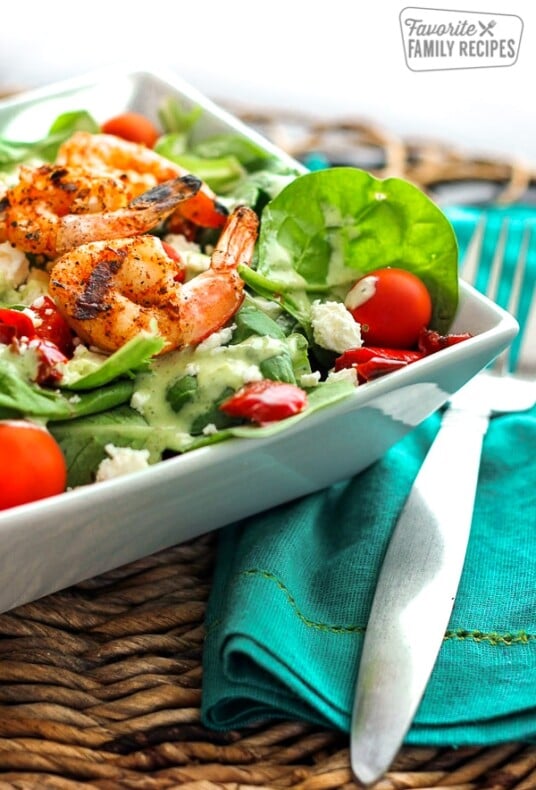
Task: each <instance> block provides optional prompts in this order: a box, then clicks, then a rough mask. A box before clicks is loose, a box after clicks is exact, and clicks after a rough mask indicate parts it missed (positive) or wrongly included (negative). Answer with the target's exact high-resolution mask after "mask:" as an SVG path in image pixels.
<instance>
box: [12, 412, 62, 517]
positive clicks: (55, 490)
mask: <svg viewBox="0 0 536 790" xmlns="http://www.w3.org/2000/svg"><path fill="white" fill-rule="evenodd" d="M0 480H1V483H0V510H5V509H6V508H9V507H15V506H16V505H24V504H25V503H26V502H33V501H34V500H37V499H44V498H45V497H49V496H53V495H54V494H61V493H62V491H65V486H66V483H67V466H66V463H65V458H64V456H63V453H62V451H61V449H60V447H59V445H58V444H57V442H56V440H55V439H54V437H53V436H52V435H51V434H50V433H49V432H48V431H47V430H46V429H45V428H41V427H40V426H38V425H34V424H33V423H30V422H25V421H23V420H5V421H3V422H0Z"/></svg>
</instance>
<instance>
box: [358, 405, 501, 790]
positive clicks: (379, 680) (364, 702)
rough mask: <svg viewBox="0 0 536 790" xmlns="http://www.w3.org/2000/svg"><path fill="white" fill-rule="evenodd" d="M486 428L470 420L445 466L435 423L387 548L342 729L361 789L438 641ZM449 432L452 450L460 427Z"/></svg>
mask: <svg viewBox="0 0 536 790" xmlns="http://www.w3.org/2000/svg"><path fill="white" fill-rule="evenodd" d="M451 416H452V415H451ZM456 416H457V415H456ZM487 425H488V418H487V417H486V416H484V415H480V416H479V415H474V414H473V415H471V417H470V421H468V422H467V426H466V428H467V430H465V428H464V435H463V438H464V444H463V453H461V452H459V453H457V454H456V458H455V460H454V461H453V459H452V452H453V446H452V432H451V431H449V430H448V427H447V429H445V428H446V426H445V419H444V420H443V426H442V430H441V431H440V432H439V433H438V435H437V437H436V440H435V441H434V443H433V444H432V446H431V448H430V450H429V452H428V456H427V458H426V461H428V460H430V461H432V463H431V465H429V464H427V463H426V461H425V463H424V464H423V466H422V467H421V470H420V471H419V473H418V475H417V477H416V479H415V481H414V484H413V487H412V490H411V493H410V495H409V497H408V499H407V501H406V504H405V505H404V508H403V509H402V513H401V515H400V517H399V520H398V522H397V524H396V526H395V529H394V532H393V535H392V537H391V539H390V542H389V545H388V548H387V551H386V554H385V557H384V560H383V564H382V567H381V570H380V575H379V579H378V584H377V587H376V592H375V594H374V598H373V602H372V608H371V612H370V617H369V621H368V624H367V629H366V633H365V639H364V643H363V652H362V655H361V661H360V664H359V672H358V677H357V683H356V691H355V697H354V706H353V712H352V723H351V730H350V761H351V766H352V771H353V773H354V776H355V777H356V778H357V779H358V780H359V781H360V782H362V783H363V784H365V785H367V784H372V783H373V782H375V781H377V780H378V779H379V778H380V777H381V776H383V774H384V773H385V772H386V771H387V770H388V768H389V766H390V765H391V763H392V761H393V759H394V757H395V756H396V754H397V752H398V750H399V749H400V747H401V745H402V743H403V740H404V737H405V735H406V733H407V731H408V730H409V728H410V726H411V723H412V721H413V718H414V716H415V713H416V711H417V708H418V706H419V703H420V701H421V699H422V696H423V694H424V691H425V688H426V686H427V683H428V680H429V678H430V675H431V673H432V670H433V667H434V664H435V662H436V659H437V656H438V653H439V650H440V647H441V643H442V641H443V639H444V636H445V631H446V629H447V626H448V622H449V619H450V615H451V612H452V608H453V605H454V600H455V596H456V592H457V589H458V585H459V581H460V577H461V574H462V569H463V564H464V561H465V555H466V550H467V544H468V541H469V533H470V529H471V521H472V511H473V504H474V498H475V489H476V483H475V472H474V470H475V469H478V461H477V459H478V457H479V456H480V454H481V449H482V441H483V436H484V434H485V432H486V428H487ZM453 427H454V429H455V434H456V440H457V441H458V442H459V433H458V432H459V430H460V425H459V424H458V425H453ZM475 456H476V458H475ZM434 457H435V462H434ZM438 461H439V463H440V464H443V465H444V464H449V485H448V486H447V485H444V486H442V484H441V480H440V481H438V479H437V472H434V471H432V473H431V474H428V472H427V470H428V468H431V469H432V468H433V467H434V466H436V464H437V462H438ZM436 469H437V467H436ZM453 472H454V475H455V480H454V482H453V480H452V474H453ZM453 491H455V495H454V496H453Z"/></svg>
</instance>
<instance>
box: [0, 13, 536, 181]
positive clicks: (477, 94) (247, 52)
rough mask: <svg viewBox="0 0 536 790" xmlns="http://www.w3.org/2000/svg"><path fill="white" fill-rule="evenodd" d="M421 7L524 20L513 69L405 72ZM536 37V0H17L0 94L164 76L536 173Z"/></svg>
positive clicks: (5, 22)
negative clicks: (112, 72) (110, 69)
mask: <svg viewBox="0 0 536 790" xmlns="http://www.w3.org/2000/svg"><path fill="white" fill-rule="evenodd" d="M412 4H413V5H416V6H418V5H421V6H425V7H436V8H438V7H440V8H447V9H454V10H458V9H460V8H461V9H463V10H466V11H484V12H488V13H508V14H517V15H519V16H520V17H521V18H522V19H523V22H524V31H523V38H522V41H521V48H520V54H519V58H518V61H517V63H516V64H515V65H513V66H511V67H508V68H493V69H471V70H462V71H443V72H442V71H435V72H413V71H410V70H409V69H408V68H407V66H406V64H405V60H404V52H403V47H402V38H401V32H400V23H399V13H400V11H401V10H402V9H403V8H405V7H407V6H410V5H412ZM535 30H536V4H534V3H533V0H513V1H512V2H507V0H439V2H437V3H436V4H434V3H431V2H420V3H419V2H418V0H417V2H414V3H412V2H407V1H406V2H399V0H383V1H382V0H367V1H366V2H359V0H324V2H322V3H320V2H316V1H315V0H309V1H308V2H305V1H304V0H264V2H258V1H257V2H255V0H226V1H224V2H222V0H217V1H216V0H201V1H200V0H197V1H196V2H195V1H194V0H189V2H184V0H166V2H165V3H164V2H160V0H153V2H148V1H147V0H144V2H143V3H142V2H139V0H130V2H123V1H122V0H121V1H118V0H93V1H92V2H88V1H87V0H82V2H75V0H56V1H54V0H48V2H44V1H43V0H39V1H38V0H31V1H28V0H27V1H26V2H21V1H20V0H19V2H17V1H16V0H9V2H7V3H4V4H2V24H1V27H0V87H5V86H11V87H35V86H39V85H43V84H46V83H49V82H51V81H54V80H57V79H62V78H65V77H71V76H78V75H79V74H83V73H85V72H86V71H91V70H93V69H95V68H98V69H100V68H102V66H105V65H120V64H124V63H126V64H130V63H135V64H136V65H137V66H138V67H139V66H143V67H144V68H147V69H149V70H150V68H151V66H153V67H156V66H159V65H161V66H165V67H166V68H172V69H173V70H174V71H175V72H176V73H177V74H178V75H179V76H181V77H182V78H183V79H185V80H187V81H188V82H190V83H191V84H192V85H194V86H195V87H196V88H197V89H199V90H201V91H202V92H203V93H205V94H207V95H208V96H210V97H211V98H213V99H216V100H225V101H231V102H233V103H239V104H241V105H248V106H252V107H255V108H260V109H263V108H264V109H266V108H268V109H277V108H291V109H297V110H302V111H304V112H306V113H307V114H312V115H314V116H320V117H341V116H344V117H353V118H362V119H366V120H369V121H374V122H376V123H378V124H380V125H381V126H383V127H385V128H387V129H389V130H390V131H392V132H394V133H395V134H400V135H411V136H419V137H429V136H432V137H436V138H439V139H441V140H443V141H445V142H454V143H456V144H457V145H458V146H461V147H462V148H464V149H466V150H467V149H469V150H470V151H473V152H481V153H483V154H499V155H501V154H506V155H507V156H509V157H512V156H515V157H518V158H520V159H522V160H525V161H526V162H528V163H529V164H531V165H535V166H536V110H535V105H536V33H535Z"/></svg>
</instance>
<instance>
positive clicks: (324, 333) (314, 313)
mask: <svg viewBox="0 0 536 790" xmlns="http://www.w3.org/2000/svg"><path fill="white" fill-rule="evenodd" d="M311 324H312V327H313V336H314V340H315V343H317V344H318V345H319V346H321V347H322V348H326V349H329V350H330V351H336V352H337V353H338V354H342V353H343V352H344V351H347V350H348V349H349V348H359V347H360V346H362V345H363V341H362V339H361V327H360V325H359V324H358V323H357V321H355V320H354V318H353V316H352V314H351V313H350V312H349V311H348V310H347V309H346V307H345V306H344V305H343V304H342V302H321V301H320V300H319V299H317V300H315V301H314V302H313V304H312V305H311Z"/></svg>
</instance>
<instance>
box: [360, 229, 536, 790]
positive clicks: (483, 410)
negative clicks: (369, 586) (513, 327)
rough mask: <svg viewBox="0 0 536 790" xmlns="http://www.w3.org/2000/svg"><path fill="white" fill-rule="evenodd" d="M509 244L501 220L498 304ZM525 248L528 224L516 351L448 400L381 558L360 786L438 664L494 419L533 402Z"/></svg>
mask: <svg viewBox="0 0 536 790" xmlns="http://www.w3.org/2000/svg"><path fill="white" fill-rule="evenodd" d="M484 234H485V228H484V225H483V224H480V225H479V227H478V228H477V230H476V233H475V234H474V236H473V238H472V240H471V242H470V245H469V248H468V251H467V254H466V257H465V262H464V267H463V270H462V276H463V278H464V279H465V280H467V281H468V282H470V283H476V276H477V274H478V271H479V265H480V262H479V259H480V260H482V258H483V257H484V256H483V255H482V247H483V239H484ZM507 237H508V225H507V223H504V224H503V225H502V227H501V230H500V233H499V240H498V244H497V248H496V252H495V254H494V256H493V261H492V265H491V270H490V275H489V279H488V286H487V289H486V295H487V296H488V297H490V298H491V299H492V300H494V301H495V299H496V296H497V293H498V287H499V282H500V280H501V277H502V275H503V272H502V269H503V268H504V259H505V248H506V243H507ZM530 241H531V240H530V228H529V227H528V226H527V228H526V229H525V231H524V233H523V239H522V242H521V246H520V251H519V255H518V259H517V263H516V266H515V271H514V274H513V277H512V282H511V285H510V291H509V297H508V304H507V308H506V309H507V310H508V312H510V313H511V314H512V315H513V316H514V317H515V318H518V317H519V316H520V314H519V308H520V303H521V295H522V288H523V287H524V288H525V289H529V288H530V289H531V291H532V297H531V298H530V299H529V302H530V304H531V307H530V308H529V313H528V319H527V321H526V322H525V325H524V327H523V328H522V330H521V331H520V333H519V336H518V340H519V341H520V345H519V353H518V354H517V355H515V354H513V348H514V344H512V345H511V346H510V347H509V348H508V349H506V351H504V352H503V353H502V354H500V355H499V356H498V357H497V359H496V360H495V361H494V362H492V363H491V364H490V365H489V366H488V367H487V368H485V369H484V370H482V371H481V372H480V373H478V374H477V375H476V376H474V377H473V379H471V380H470V381H469V382H468V383H467V384H466V385H465V386H464V387H462V388H461V389H460V390H459V391H458V392H457V393H455V394H454V395H453V396H452V397H451V398H450V400H449V403H448V405H447V408H446V410H445V412H444V415H443V418H442V422H441V426H440V429H439V431H438V433H437V435H436V438H435V440H434V442H433V444H432V446H431V448H430V450H429V451H428V454H427V456H426V458H425V460H424V463H423V464H422V467H421V469H420V471H419V473H418V475H417V477H416V479H415V481H414V484H413V487H412V489H411V491H410V495H409V497H408V499H407V501H406V504H405V505H404V508H403V510H402V513H401V515H400V517H399V520H398V522H397V524H396V527H395V530H394V532H393V536H392V538H391V540H390V543H389V547H388V549H387V553H386V555H385V559H384V561H383V565H382V569H381V572H380V577H379V580H378V584H377V588H376V592H375V596H374V600H373V603H372V609H371V613H370V617H369V621H368V625H367V630H366V633H365V641H364V644H363V652H362V657H361V662H360V666H359V674H358V680H357V686H356V693H355V699H354V707H353V714H352V724H351V731H350V758H351V765H352V771H353V773H354V775H355V777H356V778H357V779H358V780H359V781H361V782H363V783H364V784H370V783H372V782H374V781H376V780H377V779H379V778H380V777H381V776H382V775H383V773H384V772H385V771H386V770H387V769H388V768H389V766H390V764H391V762H392V760H393V759H394V757H395V755H396V754H397V752H398V750H399V748H400V746H401V745H402V742H403V739H404V736H405V734H406V732H407V730H408V729H409V727H410V725H411V722H412V720H413V717H414V715H415V712H416V710H417V707H418V705H419V703H420V700H421V698H422V695H423V693H424V690H425V687H426V685H427V682H428V679H429V677H430V674H431V672H432V669H433V666H434V664H435V661H436V659H437V655H438V653H439V649H440V646H441V643H442V641H443V637H444V633H445V630H446V628H447V626H448V621H449V619H450V614H451V611H452V607H453V604H454V599H455V595H456V591H457V588H458V585H459V581H460V577H461V573H462V569H463V564H464V560H465V554H466V550H467V544H468V540H469V533H470V528H471V521H472V516H473V509H474V502H475V495H476V489H477V483H478V475H479V468H480V458H481V454H482V446H483V440H484V435H485V433H486V430H487V427H488V424H489V421H490V418H491V416H492V415H494V414H498V413H505V412H514V411H524V410H526V409H529V408H532V406H534V404H535V403H536V304H535V299H534V277H535V273H534V271H532V272H530V271H529V268H528V267H527V266H526V263H527V260H528V252H529V245H530ZM534 242H536V238H535V239H534ZM533 268H534V267H533ZM525 292H526V290H525ZM516 345H517V344H516ZM452 492H455V495H453V493H452Z"/></svg>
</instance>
